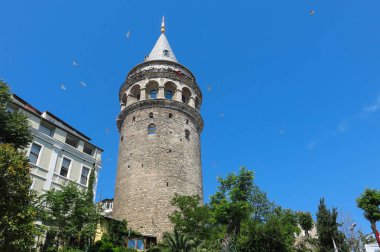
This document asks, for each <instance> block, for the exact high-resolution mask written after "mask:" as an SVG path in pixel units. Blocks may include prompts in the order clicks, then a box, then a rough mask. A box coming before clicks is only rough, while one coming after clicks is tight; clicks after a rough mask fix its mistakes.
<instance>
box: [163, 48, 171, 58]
mask: <svg viewBox="0 0 380 252" xmlns="http://www.w3.org/2000/svg"><path fill="white" fill-rule="evenodd" d="M162 52H163V53H164V56H165V57H169V56H170V53H169V50H163V51H162Z"/></svg>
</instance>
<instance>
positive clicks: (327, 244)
mask: <svg viewBox="0 0 380 252" xmlns="http://www.w3.org/2000/svg"><path fill="white" fill-rule="evenodd" d="M337 217H338V212H337V210H336V208H332V210H329V209H327V207H326V204H325V200H324V198H322V199H321V200H320V201H319V205H318V212H317V225H316V227H317V232H318V243H319V250H320V251H321V252H325V251H332V250H333V249H334V244H333V239H334V241H335V243H336V245H337V247H338V248H339V249H340V250H341V251H348V245H347V244H346V241H345V236H344V234H343V233H342V232H340V231H339V230H338V228H339V227H340V226H341V224H339V223H337Z"/></svg>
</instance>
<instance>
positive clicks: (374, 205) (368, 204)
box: [356, 189, 380, 246]
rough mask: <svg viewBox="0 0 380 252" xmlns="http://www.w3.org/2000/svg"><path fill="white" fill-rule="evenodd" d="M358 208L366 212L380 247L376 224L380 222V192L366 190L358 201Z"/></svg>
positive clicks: (365, 214)
mask: <svg viewBox="0 0 380 252" xmlns="http://www.w3.org/2000/svg"><path fill="white" fill-rule="evenodd" d="M356 202H357V206H358V207H359V208H361V209H362V210H363V211H364V217H365V218H366V219H367V220H368V221H369V222H370V224H371V229H372V232H373V234H374V235H375V237H376V240H377V243H378V244H379V246H380V238H379V233H378V231H377V227H376V222H377V221H379V220H380V191H379V190H376V189H366V190H365V191H364V192H363V194H362V195H360V197H359V198H357V199H356Z"/></svg>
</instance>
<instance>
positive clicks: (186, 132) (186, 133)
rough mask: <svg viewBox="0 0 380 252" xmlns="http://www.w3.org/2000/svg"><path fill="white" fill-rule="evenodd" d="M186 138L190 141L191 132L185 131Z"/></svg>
mask: <svg viewBox="0 0 380 252" xmlns="http://www.w3.org/2000/svg"><path fill="white" fill-rule="evenodd" d="M185 138H186V139H187V140H190V131H189V130H185Z"/></svg>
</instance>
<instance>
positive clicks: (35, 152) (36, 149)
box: [29, 143, 42, 164]
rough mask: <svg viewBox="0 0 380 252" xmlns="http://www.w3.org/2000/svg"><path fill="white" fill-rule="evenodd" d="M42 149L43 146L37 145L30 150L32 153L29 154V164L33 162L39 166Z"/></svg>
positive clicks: (33, 145)
mask: <svg viewBox="0 0 380 252" xmlns="http://www.w3.org/2000/svg"><path fill="white" fill-rule="evenodd" d="M41 148H42V147H41V145H38V144H35V143H33V144H32V147H31V148H30V153H29V162H31V163H32V164H37V161H38V157H39V155H40V151H41Z"/></svg>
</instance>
